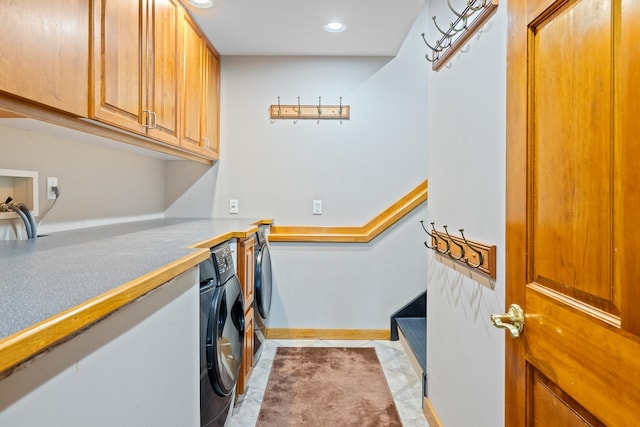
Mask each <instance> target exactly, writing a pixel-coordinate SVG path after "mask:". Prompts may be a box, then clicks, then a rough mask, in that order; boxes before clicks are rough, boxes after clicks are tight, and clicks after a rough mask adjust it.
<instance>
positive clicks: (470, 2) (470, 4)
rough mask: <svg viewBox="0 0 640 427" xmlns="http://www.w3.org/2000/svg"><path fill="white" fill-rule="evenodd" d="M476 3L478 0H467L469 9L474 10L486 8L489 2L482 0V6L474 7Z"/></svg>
mask: <svg viewBox="0 0 640 427" xmlns="http://www.w3.org/2000/svg"><path fill="white" fill-rule="evenodd" d="M475 4H476V0H467V8H468V9H469V10H473V11H474V12H477V11H479V10H482V9H484V8H485V6H486V5H487V2H486V0H482V2H481V3H480V7H474V5H475Z"/></svg>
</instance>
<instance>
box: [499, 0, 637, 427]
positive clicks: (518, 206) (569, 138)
mask: <svg viewBox="0 0 640 427" xmlns="http://www.w3.org/2000/svg"><path fill="white" fill-rule="evenodd" d="M639 20H640V2H638V1H634V0H559V1H556V2H551V1H548V0H512V1H510V2H509V21H510V23H509V28H510V34H509V48H508V55H509V68H508V89H507V91H508V92H507V95H508V96H507V99H508V101H507V103H508V105H507V111H508V117H507V143H508V147H507V255H506V256H507V263H506V273H507V301H508V302H509V303H517V304H520V305H521V306H522V307H523V309H524V312H525V327H524V333H523V334H522V336H521V337H520V338H517V339H511V338H508V339H507V348H506V384H505V386H506V425H508V426H510V427H511V426H549V425H551V426H556V425H557V426H583V425H588V426H601V425H606V426H630V425H640V410H639V409H638V408H640V357H638V356H639V355H640V338H639V334H640V315H639V314H638V313H639V312H640V310H637V309H636V308H635V306H636V305H637V304H638V303H640V290H638V288H640V287H638V286H636V283H635V282H637V280H638V278H639V277H640V267H639V266H638V265H639V264H640V263H639V262H637V261H635V260H634V259H633V256H634V254H637V253H638V250H639V249H640V247H639V246H640V243H638V240H639V239H638V237H640V225H638V221H637V219H636V218H635V217H636V216H637V215H636V212H638V209H640V188H639V187H640V185H639V184H638V183H640V172H638V166H637V165H638V164H640V155H639V154H638V151H640V150H638V144H637V140H638V135H639V134H640V124H639V123H640V120H637V119H634V118H633V115H634V114H633V112H637V111H639V110H638V109H639V108H640V101H639V99H640V93H639V92H640V91H639V89H638V87H639V86H638V84H637V82H638V79H639V78H640V59H639V58H640V48H639V47H638V45H639V43H638V42H637V41H638V40H639V38H640V30H639V29H638V28H639V26H638V24H637V23H638V22H640V21H639Z"/></svg>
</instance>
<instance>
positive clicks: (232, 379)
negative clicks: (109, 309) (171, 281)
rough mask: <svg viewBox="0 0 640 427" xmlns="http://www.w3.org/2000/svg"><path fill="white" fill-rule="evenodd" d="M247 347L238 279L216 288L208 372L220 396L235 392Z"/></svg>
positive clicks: (211, 313) (209, 322)
mask: <svg viewBox="0 0 640 427" xmlns="http://www.w3.org/2000/svg"><path fill="white" fill-rule="evenodd" d="M243 345H244V303H243V300H242V291H241V288H240V282H239V280H238V277H237V276H232V277H231V278H230V279H229V280H227V282H226V283H225V284H224V285H222V286H219V287H217V288H216V292H215V294H214V296H213V300H212V301H211V311H210V313H209V321H208V325H207V368H208V370H209V380H210V381H211V385H212V386H213V389H214V390H215V391H216V393H218V394H219V395H220V396H227V395H229V394H230V393H231V392H232V391H233V390H234V388H235V386H236V382H237V380H238V374H239V372H240V363H241V361H242V349H243Z"/></svg>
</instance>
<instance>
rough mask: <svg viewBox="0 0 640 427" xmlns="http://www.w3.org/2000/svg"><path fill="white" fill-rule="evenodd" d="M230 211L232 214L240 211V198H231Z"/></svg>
mask: <svg viewBox="0 0 640 427" xmlns="http://www.w3.org/2000/svg"><path fill="white" fill-rule="evenodd" d="M229 213H230V214H237V213H238V199H231V200H229Z"/></svg>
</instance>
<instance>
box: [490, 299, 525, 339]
mask: <svg viewBox="0 0 640 427" xmlns="http://www.w3.org/2000/svg"><path fill="white" fill-rule="evenodd" d="M491 323H493V326H495V327H496V328H501V329H508V330H509V332H511V336H512V337H513V338H518V337H519V336H520V334H521V333H522V329H524V312H523V311H522V308H520V306H519V305H518V304H511V305H510V306H509V310H507V312H506V313H504V314H492V315H491Z"/></svg>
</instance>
